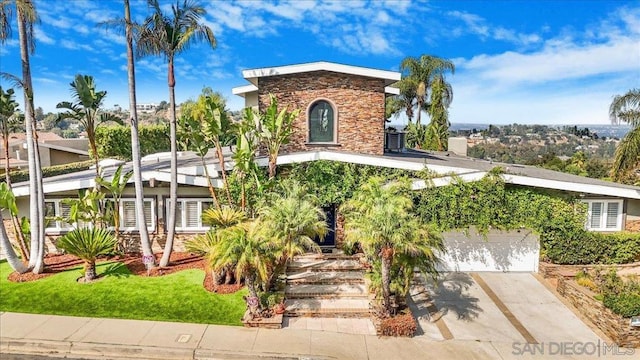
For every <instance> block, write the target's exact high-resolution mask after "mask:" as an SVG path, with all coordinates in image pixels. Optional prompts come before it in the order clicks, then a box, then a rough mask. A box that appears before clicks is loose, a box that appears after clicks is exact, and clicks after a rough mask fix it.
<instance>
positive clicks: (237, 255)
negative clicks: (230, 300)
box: [207, 220, 273, 315]
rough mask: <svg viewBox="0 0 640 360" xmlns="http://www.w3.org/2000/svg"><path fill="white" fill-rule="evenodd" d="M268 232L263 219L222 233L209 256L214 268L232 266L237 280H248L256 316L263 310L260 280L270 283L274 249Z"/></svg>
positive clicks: (248, 222)
mask: <svg viewBox="0 0 640 360" xmlns="http://www.w3.org/2000/svg"><path fill="white" fill-rule="evenodd" d="M264 229H265V226H264V224H262V223H261V222H260V221H259V220H252V221H245V222H242V223H240V224H237V225H234V226H232V227H230V228H227V229H224V230H221V233H220V234H219V239H218V242H217V243H216V244H215V245H214V246H213V250H212V251H211V252H210V253H209V255H208V257H207V260H208V261H209V263H210V264H211V268H212V269H214V270H220V269H224V268H225V267H227V266H229V265H232V266H233V270H234V272H235V276H236V279H241V278H244V282H245V285H246V286H247V289H248V290H249V299H247V303H248V305H250V306H249V308H250V310H251V312H252V314H254V315H255V314H257V313H258V312H259V311H260V304H259V301H258V291H257V287H256V281H260V280H266V278H267V276H268V275H267V274H268V268H269V259H270V258H269V253H270V252H271V251H272V248H273V244H271V242H270V240H269V237H268V236H266V235H265V233H264ZM251 298H253V299H255V300H253V299H251ZM256 303H257V305H256Z"/></svg>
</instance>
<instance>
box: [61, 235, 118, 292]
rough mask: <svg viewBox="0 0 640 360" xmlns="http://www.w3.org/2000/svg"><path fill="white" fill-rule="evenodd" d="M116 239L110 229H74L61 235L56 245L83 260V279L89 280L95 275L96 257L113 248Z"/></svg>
mask: <svg viewBox="0 0 640 360" xmlns="http://www.w3.org/2000/svg"><path fill="white" fill-rule="evenodd" d="M116 242H117V239H116V237H115V236H113V234H112V233H111V231H109V230H106V229H100V228H95V227H94V228H79V229H74V230H72V231H70V232H68V233H67V234H65V235H64V236H63V237H61V238H60V239H59V240H58V242H57V244H56V246H57V247H58V248H59V249H62V250H64V251H66V252H67V253H69V254H71V255H75V256H77V257H79V258H80V259H82V260H84V279H85V281H87V282H89V281H92V280H94V279H95V278H96V277H97V276H96V258H97V257H98V256H100V255H106V254H108V253H109V252H111V251H112V250H113V247H114V246H115V245H116Z"/></svg>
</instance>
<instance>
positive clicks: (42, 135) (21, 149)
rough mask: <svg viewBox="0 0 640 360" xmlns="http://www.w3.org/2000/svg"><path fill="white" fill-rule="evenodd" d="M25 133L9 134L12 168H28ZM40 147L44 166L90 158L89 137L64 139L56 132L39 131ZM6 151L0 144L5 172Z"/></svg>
mask: <svg viewBox="0 0 640 360" xmlns="http://www.w3.org/2000/svg"><path fill="white" fill-rule="evenodd" d="M25 137H26V135H25V134H11V135H10V136H9V165H10V166H11V168H12V169H26V168H27V166H28V163H27V143H26V138H25ZM38 140H39V141H38V147H39V150H40V164H41V166H42V167H47V166H54V165H64V164H69V163H74V162H79V161H85V160H89V159H90V158H89V151H88V148H89V142H88V140H87V139H64V138H62V137H60V136H58V135H56V134H54V133H47V132H39V133H38ZM4 155H5V151H4V149H3V148H2V144H0V171H2V172H4V167H5V162H6V159H5V158H4V157H5V156H4Z"/></svg>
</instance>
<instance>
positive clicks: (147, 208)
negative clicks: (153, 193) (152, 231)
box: [144, 200, 153, 229]
mask: <svg viewBox="0 0 640 360" xmlns="http://www.w3.org/2000/svg"><path fill="white" fill-rule="evenodd" d="M152 206H153V201H151V200H145V201H144V219H145V221H146V222H147V229H149V228H153V211H152Z"/></svg>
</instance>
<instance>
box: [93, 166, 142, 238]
mask: <svg viewBox="0 0 640 360" xmlns="http://www.w3.org/2000/svg"><path fill="white" fill-rule="evenodd" d="M132 175H133V172H131V171H128V172H127V173H126V174H124V175H123V174H122V165H120V166H118V168H117V169H116V171H115V172H114V173H113V175H112V176H111V181H107V180H105V179H104V178H103V177H102V176H100V177H98V178H97V179H96V181H97V182H98V183H99V184H100V186H102V187H103V188H104V189H105V190H107V191H108V192H109V193H110V194H111V197H112V198H113V226H114V228H115V233H116V239H118V241H120V199H122V193H123V192H124V189H125V188H126V187H127V183H128V182H129V179H131V176H132Z"/></svg>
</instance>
